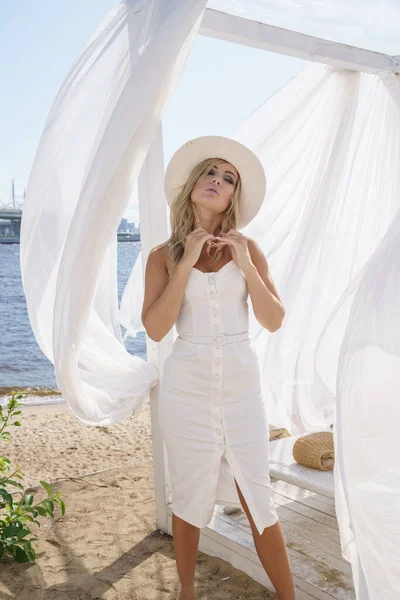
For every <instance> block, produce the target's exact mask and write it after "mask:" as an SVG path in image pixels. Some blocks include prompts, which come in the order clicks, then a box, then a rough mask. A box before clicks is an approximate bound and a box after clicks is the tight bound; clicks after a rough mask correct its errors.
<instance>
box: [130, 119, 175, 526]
mask: <svg viewBox="0 0 400 600" xmlns="http://www.w3.org/2000/svg"><path fill="white" fill-rule="evenodd" d="M138 195H139V222H140V242H141V243H140V245H141V252H142V256H141V258H142V268H143V282H144V281H145V276H144V275H145V273H144V272H145V268H146V263H147V258H148V256H149V254H150V251H151V250H152V248H154V246H157V245H158V244H161V243H162V242H165V241H166V240H167V239H168V237H169V231H168V219H167V203H166V201H165V196H164V152H163V138H162V129H161V127H160V128H159V130H158V132H157V134H156V137H155V139H154V141H153V144H152V146H151V148H150V150H149V152H148V154H147V157H146V160H145V163H144V165H143V168H142V170H141V172H140V175H139V179H138ZM172 338H173V334H172V330H171V331H170V332H169V333H168V334H167V335H166V336H165V337H164V338H163V340H162V341H161V342H159V343H156V342H154V341H153V340H152V339H151V338H149V337H148V336H147V337H146V342H147V360H148V362H150V363H152V364H154V365H156V367H157V368H158V370H159V372H160V374H161V373H162V368H163V364H164V362H165V359H166V358H167V356H168V355H169V354H170V352H171V349H172V342H173V339H172ZM159 387H160V382H158V383H157V385H156V386H155V387H153V388H152V389H151V390H150V412H151V428H152V444H153V456H154V494H155V499H156V500H155V502H156V521H157V527H158V528H159V529H161V530H162V531H166V528H167V502H168V494H167V491H166V490H167V485H166V484H167V483H168V482H167V480H166V476H167V471H166V468H165V465H166V460H165V456H164V444H163V439H162V435H161V430H160V426H159V422H158V394H159Z"/></svg>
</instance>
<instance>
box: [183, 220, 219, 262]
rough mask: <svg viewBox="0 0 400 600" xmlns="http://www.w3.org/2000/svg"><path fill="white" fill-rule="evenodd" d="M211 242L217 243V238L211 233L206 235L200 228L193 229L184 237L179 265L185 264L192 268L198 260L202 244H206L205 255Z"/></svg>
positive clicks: (206, 232)
mask: <svg viewBox="0 0 400 600" xmlns="http://www.w3.org/2000/svg"><path fill="white" fill-rule="evenodd" d="M213 241H217V238H216V237H215V236H214V235H213V234H212V233H208V231H206V230H205V229H203V228H202V227H197V228H196V229H193V231H191V232H190V233H189V235H187V236H186V243H185V251H184V253H183V256H182V259H181V263H185V264H186V265H187V266H188V267H193V266H194V265H195V264H196V263H197V261H198V260H199V257H200V254H201V251H202V249H203V246H204V244H205V243H206V244H207V253H209V249H210V247H211V242H213Z"/></svg>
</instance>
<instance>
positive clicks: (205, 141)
mask: <svg viewBox="0 0 400 600" xmlns="http://www.w3.org/2000/svg"><path fill="white" fill-rule="evenodd" d="M207 158H222V159H223V160H225V161H226V162H229V163H231V164H232V165H233V166H234V167H235V168H236V170H237V171H238V173H239V175H240V179H241V197H240V203H239V223H238V229H242V228H243V227H245V226H246V225H248V223H250V221H251V220H252V219H254V217H255V216H256V214H257V213H258V211H259V210H260V207H261V204H262V203H263V200H264V197H265V190H266V178H265V172H264V168H263V166H262V164H261V162H260V159H259V158H258V157H257V156H256V155H255V154H254V152H253V151H252V150H250V149H249V148H247V147H246V146H244V145H243V144H241V143H240V142H236V141H235V140H232V139H231V138H227V137H221V136H217V135H206V136H203V137H198V138H195V139H194V140H189V141H188V142H186V143H185V144H184V145H183V146H181V147H180V148H179V150H177V151H176V152H175V154H174V155H173V157H172V158H171V160H170V161H169V164H168V167H167V170H166V172H165V180H164V188H165V195H166V198H167V202H168V204H169V206H171V204H172V202H173V200H174V199H175V198H176V196H177V195H178V194H179V192H180V191H181V190H182V187H183V186H184V184H185V183H186V181H187V179H188V177H189V175H190V173H191V171H192V169H193V168H194V167H195V166H196V165H198V164H199V163H200V162H201V161H202V160H206V159H207Z"/></svg>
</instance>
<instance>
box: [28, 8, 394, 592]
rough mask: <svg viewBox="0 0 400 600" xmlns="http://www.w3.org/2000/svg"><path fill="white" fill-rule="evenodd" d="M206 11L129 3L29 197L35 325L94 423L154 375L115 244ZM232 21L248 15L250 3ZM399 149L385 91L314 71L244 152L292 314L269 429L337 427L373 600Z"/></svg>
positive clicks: (276, 343) (66, 385)
mask: <svg viewBox="0 0 400 600" xmlns="http://www.w3.org/2000/svg"><path fill="white" fill-rule="evenodd" d="M326 1H327V0H324V2H323V3H318V4H320V5H321V6H322V5H323V4H326ZM204 4H205V2H204V1H203V2H189V3H188V2H184V1H183V0H175V1H174V0H168V1H166V2H161V1H160V0H159V1H156V0H153V1H150V2H144V1H143V2H133V1H132V2H131V1H130V2H128V3H127V4H126V5H119V6H118V7H116V9H115V10H114V11H112V12H111V13H110V15H109V16H108V17H107V19H106V21H105V22H104V23H103V24H102V25H101V26H100V27H99V28H98V30H97V31H96V32H95V34H94V35H93V36H92V38H91V40H89V42H88V44H87V45H86V46H85V48H84V49H83V50H82V53H81V54H80V56H79V57H78V59H77V61H76V62H75V64H74V65H73V68H72V69H71V72H70V74H69V75H68V77H67V79H66V81H65V83H64V85H63V87H62V89H61V91H60V93H59V96H58V97H57V99H56V102H55V104H54V106H53V108H52V111H51V113H50V116H49V119H48V121H47V124H46V128H45V131H44V134H43V137H42V140H41V143H40V147H39V150H38V153H37V156H36V159H35V164H34V167H33V171H32V174H31V178H30V181H29V185H28V190H27V198H26V202H25V207H24V218H23V222H22V247H21V270H22V276H23V284H24V289H25V294H26V298H27V305H28V312H29V317H30V320H31V324H32V328H33V330H34V333H35V336H36V338H37V340H38V343H39V344H40V346H41V348H42V350H43V351H44V352H45V354H46V355H47V356H48V357H49V358H50V360H53V361H54V364H55V371H56V377H57V382H58V385H59V387H60V389H61V391H62V392H63V394H64V396H65V397H66V398H67V400H68V402H69V403H70V406H71V408H72V409H73V410H74V412H75V414H77V416H78V418H81V419H82V420H84V421H86V422H88V423H91V424H107V423H111V422H115V421H116V420H119V419H120V418H122V417H123V416H125V415H126V414H129V413H130V412H131V411H132V409H134V408H135V407H137V406H138V404H139V402H140V399H141V398H142V397H143V395H144V394H145V393H146V392H147V391H148V389H149V387H150V386H151V385H154V383H155V382H156V380H157V377H158V372H157V370H156V368H155V367H154V366H153V365H149V364H146V363H145V362H144V361H141V360H140V359H139V358H136V357H131V356H129V355H128V354H127V353H126V351H125V350H124V348H123V345H122V343H121V340H120V331H119V323H118V319H117V306H116V305H117V302H116V298H117V296H116V267H115V237H114V236H115V230H116V228H117V225H118V223H119V220H120V218H121V216H122V213H123V210H124V207H125V206H126V203H127V201H128V198H129V192H130V189H132V186H133V183H134V181H135V179H136V178H137V174H138V172H139V170H140V167H141V165H142V163H143V160H144V157H145V155H146V152H147V150H148V148H149V145H150V143H151V140H152V136H153V135H154V132H155V131H156V128H157V127H158V125H159V122H160V118H161V115H162V112H163V109H164V108H165V105H166V103H167V100H168V98H169V97H170V94H171V92H172V90H173V88H174V85H175V83H176V81H177V78H178V76H179V72H180V70H181V67H182V64H183V62H184V59H185V57H186V56H187V54H188V52H189V49H190V46H191V43H192V41H193V39H194V36H195V34H196V31H197V28H198V25H199V20H200V18H201V13H202V10H203V8H204ZM213 4H214V3H213ZM269 4H270V5H272V3H269ZM297 4H298V3H297ZM302 4H303V5H305V4H306V3H302ZM309 4H310V3H309ZM376 4H378V3H376ZM379 4H380V6H381V3H379ZM386 4H388V3H386ZM234 5H235V9H236V10H237V11H239V12H238V14H239V13H240V11H242V12H243V14H244V15H245V16H246V14H247V16H249V14H248V11H247V12H246V10H247V9H246V6H247V7H248V6H249V3H247V2H244V0H236V2H234ZM253 5H254V3H253ZM265 5H266V3H265V1H264V2H261V3H259V6H260V10H261V9H262V7H263V6H265ZM285 5H287V3H285ZM130 17H131V18H130ZM360 18H362V15H361V16H360ZM395 22H396V23H397V21H395V20H390V22H388V25H390V23H395ZM130 25H131V26H130ZM171 31H173V32H174V35H171ZM321 35H323V34H321ZM397 51H398V50H397ZM391 52H393V53H395V52H396V49H393V51H391ZM155 81H156V82H157V86H155V85H154V82H155ZM399 97H400V94H399ZM399 134H400V112H399V106H397V105H396V103H395V101H394V99H393V97H392V96H391V95H390V94H389V92H388V91H387V88H386V87H385V86H384V84H383V83H382V81H381V79H380V78H379V77H378V76H375V75H360V74H358V73H356V72H352V71H346V70H338V69H333V68H326V67H321V66H318V65H313V66H312V67H310V68H309V69H306V70H305V71H304V72H303V73H302V74H300V75H299V76H298V77H296V78H295V79H293V80H292V81H291V82H289V84H288V85H287V86H285V87H284V88H282V89H281V90H280V91H279V92H278V93H276V94H275V95H274V96H273V97H272V98H270V99H269V100H268V101H267V102H266V103H265V105H263V106H262V107H260V109H259V110H258V111H256V112H255V113H254V114H252V115H251V117H250V118H249V119H248V120H246V122H245V123H243V125H242V126H241V127H240V128H239V129H238V131H236V132H235V133H234V136H233V137H235V139H238V140H239V141H241V142H242V143H244V144H246V145H248V146H249V147H250V148H252V149H253V150H255V151H256V152H257V153H258V155H259V157H260V158H261V160H262V162H263V164H264V166H265V170H266V174H267V181H268V189H267V195H266V199H265V203H264V205H263V207H262V209H261V211H260V213H259V214H258V215H257V218H256V219H255V220H254V221H253V222H252V223H251V224H250V225H249V226H248V227H247V228H246V230H244V233H246V234H248V235H250V236H252V237H254V238H255V239H256V240H257V241H258V242H259V244H260V245H261V247H262V249H263V251H264V253H265V254H266V256H267V257H268V262H269V265H270V267H271V272H272V275H273V278H274V281H275V283H276V285H277V288H278V290H279V293H280V295H281V297H282V300H283V302H284V305H285V308H286V316H285V319H284V322H283V326H282V327H281V329H279V330H278V331H277V332H275V333H273V334H270V333H269V332H267V331H265V330H262V329H261V327H260V326H259V325H258V323H257V322H256V321H255V319H254V315H251V321H250V334H251V335H252V337H253V338H254V339H255V338H257V339H256V341H255V343H256V345H257V349H258V352H259V357H260V360H261V363H262V366H263V369H264V370H263V379H262V384H263V392H264V397H265V399H266V404H267V408H268V414H269V416H270V419H271V421H272V422H274V423H275V424H276V425H278V426H279V425H282V426H286V427H288V428H289V429H291V430H292V432H293V433H301V432H305V431H312V430H316V429H319V428H321V427H323V426H326V425H329V424H330V423H332V422H335V438H336V439H335V443H336V456H337V460H336V465H335V481H336V504H337V509H338V520H339V526H340V533H341V540H342V548H343V552H344V555H345V556H346V557H347V558H349V559H350V560H351V561H352V566H353V573H354V579H355V587H356V591H357V597H358V599H359V600H376V598H379V600H393V599H394V598H397V595H398V592H399V589H400V574H399V570H398V561H399V539H400V515H399V512H398V510H396V509H397V507H398V505H399V489H400V475H399V473H400V467H399V463H398V459H397V456H398V443H397V439H398V435H397V425H398V423H399V422H400V419H399V417H400V414H399V410H400V409H399V407H400V403H399V375H398V373H399V370H398V362H399V350H400V349H399V341H398V340H399V336H398V335H397V334H398V329H399V321H400V315H399V308H398V306H399V304H398V294H399V291H398V281H399V275H400V274H399V257H400V233H399V198H400V194H399V191H400V181H399V180H400V170H399V169H398V165H399V158H400V157H399V142H398V140H399ZM146 233H147V232H143V231H142V235H146ZM138 270H139V271H140V269H138ZM134 281H135V280H134V279H132V281H131V285H130V290H135V285H134ZM128 300H129V298H127V297H125V301H126V304H125V306H126V307H128V309H127V311H125V313H124V316H123V319H124V324H125V323H128V324H129V322H131V323H134V325H133V327H132V331H137V330H138V323H139V322H140V315H138V310H139V306H140V303H138V302H136V304H135V303H130V302H129V301H128ZM129 307H131V308H132V307H133V309H134V310H135V314H134V315H130V316H129V314H128V313H129Z"/></svg>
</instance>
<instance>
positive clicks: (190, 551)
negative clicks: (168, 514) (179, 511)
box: [172, 513, 200, 600]
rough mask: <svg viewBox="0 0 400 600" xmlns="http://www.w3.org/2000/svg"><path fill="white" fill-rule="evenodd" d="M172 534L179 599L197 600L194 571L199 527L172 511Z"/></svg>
mask: <svg viewBox="0 0 400 600" xmlns="http://www.w3.org/2000/svg"><path fill="white" fill-rule="evenodd" d="M172 535H173V538H174V548H175V558H176V568H177V571H178V576H179V581H180V584H181V591H180V595H179V600H197V595H196V590H195V585H194V573H195V565H196V558H197V550H198V547H199V539H200V529H199V527H195V526H194V525H191V524H190V523H188V522H187V521H184V520H183V519H181V518H180V517H178V516H176V515H175V514H174V513H172Z"/></svg>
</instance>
